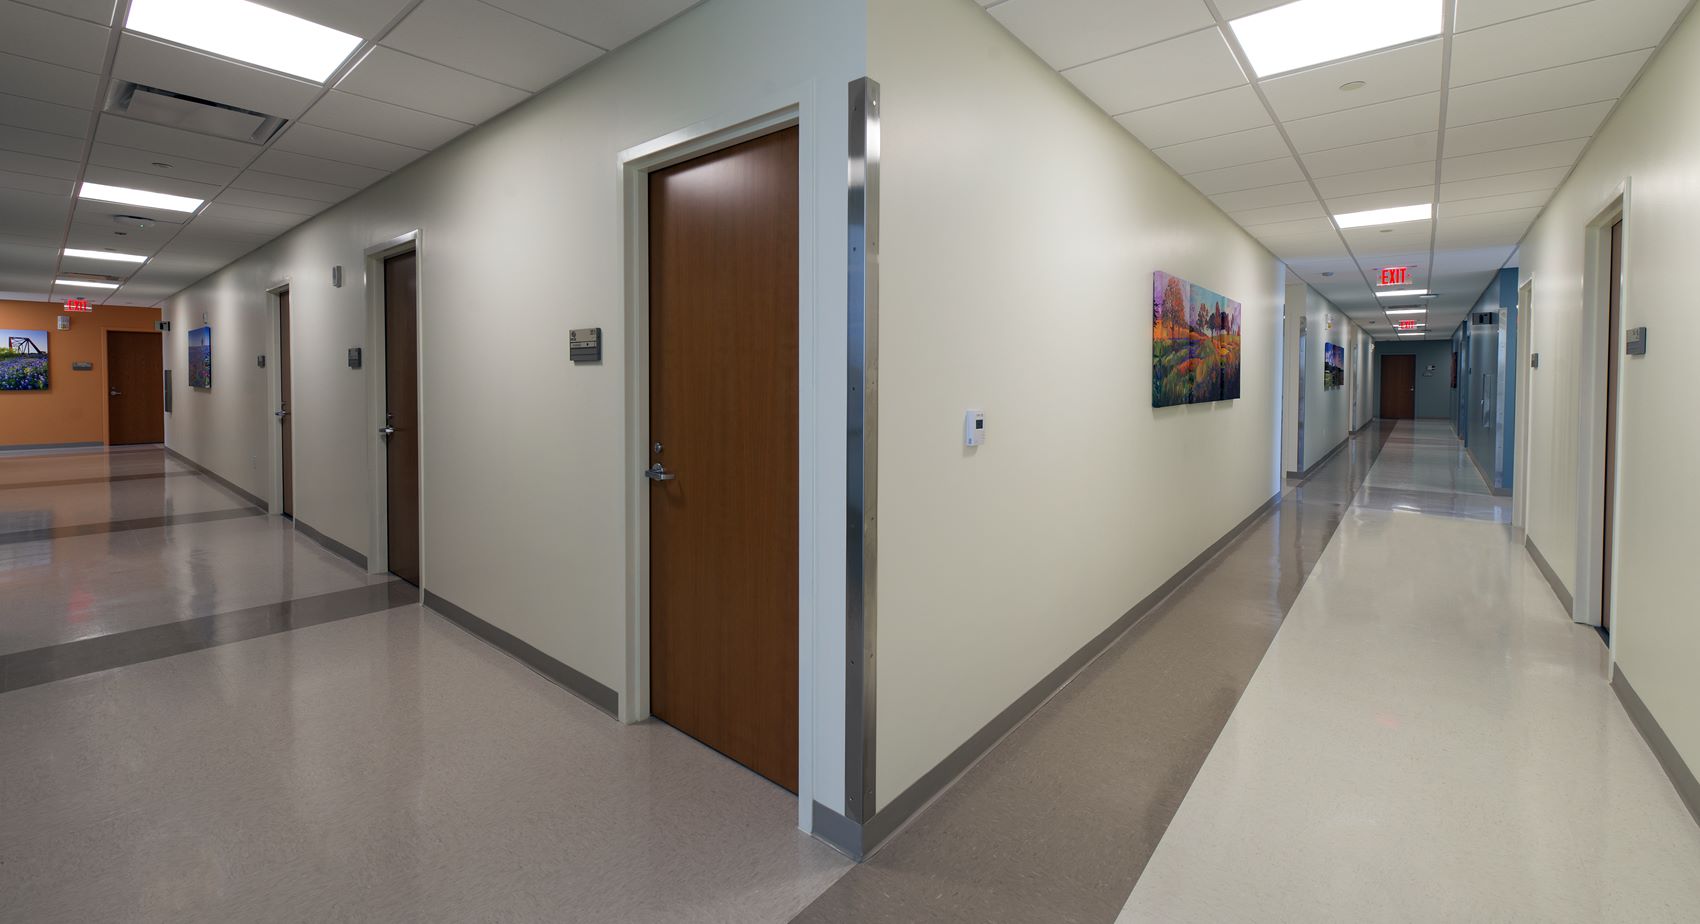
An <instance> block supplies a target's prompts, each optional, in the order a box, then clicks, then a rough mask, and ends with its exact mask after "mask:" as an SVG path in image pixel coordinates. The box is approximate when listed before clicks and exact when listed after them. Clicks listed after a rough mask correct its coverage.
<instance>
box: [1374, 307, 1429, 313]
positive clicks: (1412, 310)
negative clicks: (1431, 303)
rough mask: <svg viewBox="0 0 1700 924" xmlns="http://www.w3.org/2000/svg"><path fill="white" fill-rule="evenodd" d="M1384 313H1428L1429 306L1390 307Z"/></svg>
mask: <svg viewBox="0 0 1700 924" xmlns="http://www.w3.org/2000/svg"><path fill="white" fill-rule="evenodd" d="M1382 314H1428V309H1427V308H1389V309H1387V310H1386V311H1383V312H1382Z"/></svg>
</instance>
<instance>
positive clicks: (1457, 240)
mask: <svg viewBox="0 0 1700 924" xmlns="http://www.w3.org/2000/svg"><path fill="white" fill-rule="evenodd" d="M1540 211H1541V210H1540V209H1517V210H1515V211H1509V212H1487V213H1484V214H1480V215H1464V216H1461V217H1458V218H1448V219H1445V220H1443V221H1441V222H1440V227H1439V229H1438V230H1437V231H1436V232H1435V236H1434V242H1435V246H1436V247H1446V248H1449V249H1457V248H1464V247H1489V246H1493V245H1512V244H1516V243H1517V242H1518V241H1519V240H1521V239H1522V237H1523V232H1525V231H1527V230H1529V225H1530V224H1531V223H1532V222H1533V221H1534V220H1535V216H1536V215H1538V214H1540Z"/></svg>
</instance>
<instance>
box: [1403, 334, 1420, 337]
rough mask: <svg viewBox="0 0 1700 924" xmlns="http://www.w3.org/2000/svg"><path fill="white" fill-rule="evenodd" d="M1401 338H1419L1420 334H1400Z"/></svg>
mask: <svg viewBox="0 0 1700 924" xmlns="http://www.w3.org/2000/svg"><path fill="white" fill-rule="evenodd" d="M1399 336H1401V337H1421V336H1423V335H1422V334H1400V335H1399Z"/></svg>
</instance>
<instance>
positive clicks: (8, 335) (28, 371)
mask: <svg viewBox="0 0 1700 924" xmlns="http://www.w3.org/2000/svg"><path fill="white" fill-rule="evenodd" d="M46 390H47V331H44V330H7V329H5V328H0V391H46Z"/></svg>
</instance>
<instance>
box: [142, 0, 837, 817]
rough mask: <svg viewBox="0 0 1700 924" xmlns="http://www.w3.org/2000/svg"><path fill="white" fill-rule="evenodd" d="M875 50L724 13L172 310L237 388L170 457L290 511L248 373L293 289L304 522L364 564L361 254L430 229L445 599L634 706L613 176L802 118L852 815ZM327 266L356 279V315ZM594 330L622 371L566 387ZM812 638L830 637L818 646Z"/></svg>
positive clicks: (830, 681) (286, 240) (823, 737)
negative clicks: (851, 699) (851, 709)
mask: <svg viewBox="0 0 1700 924" xmlns="http://www.w3.org/2000/svg"><path fill="white" fill-rule="evenodd" d="M866 28H867V23H866V10H865V8H863V7H862V6H861V5H860V4H853V3H831V2H808V3H800V2H794V0H712V2H709V3H706V4H703V5H700V6H698V7H695V8H693V9H692V10H690V11H689V12H687V13H685V14H683V15H682V16H680V17H679V18H677V19H675V20H673V21H672V22H670V23H668V24H667V25H665V26H663V27H661V28H660V29H659V30H657V31H655V32H652V33H650V34H649V35H646V36H644V37H642V38H640V39H638V40H637V41H636V42H634V43H632V44H630V45H628V46H626V47H624V48H621V49H620V50H618V51H616V52H614V53H612V54H610V55H608V56H606V57H605V58H603V59H602V60H600V61H598V62H596V63H594V64H592V65H591V66H589V67H588V68H586V69H585V70H583V71H582V72H580V73H578V74H576V75H574V76H573V77H571V78H569V79H568V80H566V81H564V82H563V83H561V84H559V85H557V86H555V87H553V88H551V89H549V90H546V91H545V92H543V93H541V94H539V95H538V96H537V97H536V98H534V99H533V100H531V101H529V102H527V103H525V104H523V105H521V106H519V107H517V108H516V109H514V110H512V111H510V112H508V113H507V114H505V115H503V116H500V117H498V118H497V119H495V120H493V121H492V122H491V123H489V124H487V125H485V126H483V127H481V128H479V129H476V130H474V131H472V132H470V133H469V134H467V135H465V136H463V137H462V138H460V139H458V140H456V141H454V142H452V143H451V144H450V145H448V146H446V147H445V148H443V149H441V150H440V151H438V152H436V153H434V154H432V155H430V156H428V157H426V158H424V159H423V160H421V161H419V162H417V163H416V164H414V165H412V166H410V167H408V168H407V169H405V170H403V171H402V172H400V173H398V174H397V175H395V176H394V177H391V178H389V179H387V180H385V181H384V182H382V183H380V184H378V185H377V186H374V187H372V188H371V189H369V190H366V191H365V192H363V193H361V194H359V195H357V196H355V197H354V198H353V199H351V200H349V201H348V202H346V203H343V204H342V205H340V206H338V207H336V208H334V209H332V210H330V211H328V212H326V213H324V214H323V215H321V216H319V217H317V218H315V219H313V220H311V221H309V222H308V223H306V224H305V225H302V226H301V227H300V228H298V229H296V230H295V231H292V232H290V233H289V234H286V235H285V236H283V237H282V238H280V239H278V240H277V241H275V242H273V243H272V244H269V245H268V246H266V247H265V248H263V249H261V250H259V251H257V252H256V253H254V254H252V255H250V256H248V257H245V258H243V259H242V260H240V261H238V262H237V263H235V264H233V265H232V266H230V267H228V268H226V269H224V270H222V271H220V272H219V273H218V274H216V275H214V276H212V277H210V278H209V279H207V280H205V281H203V282H201V283H199V284H197V285H196V286H194V287H192V288H191V289H189V290H188V291H186V292H184V293H182V294H180V295H178V296H176V297H174V298H173V299H171V301H170V305H169V309H168V317H170V318H171V319H172V321H173V322H174V330H173V333H172V337H173V346H172V349H174V350H176V351H177V352H176V356H178V357H180V356H181V355H182V334H181V331H183V330H185V329H186V328H187V327H190V326H193V323H198V321H199V318H200V315H201V313H202V312H203V311H204V312H206V313H207V315H208V317H209V319H210V320H211V321H212V324H213V332H214V336H213V339H214V347H215V350H216V355H217V368H216V370H215V372H214V387H213V389H212V390H211V391H210V392H204V393H193V394H191V393H188V392H187V391H186V390H183V389H179V392H178V396H177V399H176V410H175V413H174V415H173V419H172V421H171V428H170V436H169V440H170V444H171V445H172V446H173V447H174V448H177V449H179V450H180V451H182V452H184V453H185V454H187V455H189V456H190V457H191V458H194V459H195V460H196V461H199V462H201V463H202V464H205V465H207V466H208V467H210V468H212V469H213V470H214V471H216V472H218V473H219V474H221V475H224V476H225V477H228V478H231V479H232V480H234V481H236V482H237V483H239V484H241V485H243V486H244V487H246V488H248V489H249V490H251V491H254V492H255V493H260V494H265V493H268V492H269V484H270V468H269V466H270V465H271V459H270V458H269V456H270V449H269V446H270V442H269V441H270V439H271V428H272V427H274V426H275V423H274V421H273V418H272V417H271V410H272V408H271V407H270V406H269V404H268V401H269V399H268V382H269V379H268V378H267V376H268V372H269V371H270V370H261V369H258V368H257V367H256V366H255V363H254V357H255V356H256V355H258V354H260V353H264V352H267V351H268V349H267V342H268V336H269V334H268V327H269V325H270V324H271V323H272V322H271V321H270V320H269V319H268V317H269V316H268V305H267V298H266V295H265V290H266V289H267V288H268V287H271V286H273V285H276V284H277V283H279V282H282V281H286V280H287V281H289V282H290V284H291V287H292V320H293V323H294V327H295V331H294V344H295V349H294V362H295V367H294V370H295V374H294V382H295V385H294V392H295V394H294V398H295V404H294V411H295V416H294V422H295V445H296V453H297V455H296V467H295V492H296V493H295V497H296V512H297V514H298V515H299V517H300V519H301V520H303V521H305V522H306V523H308V524H310V525H312V526H314V527H316V528H317V529H319V530H321V531H323V532H324V533H326V534H327V535H329V536H330V537H331V538H333V539H336V540H338V541H340V542H343V543H346V544H347V545H349V546H351V547H353V548H355V549H357V550H360V551H367V550H368V548H369V529H368V521H369V517H370V514H371V508H370V507H369V506H368V498H367V493H368V492H367V490H366V485H367V472H368V460H369V458H372V457H375V456H376V454H377V453H379V452H381V448H380V444H379V443H378V441H377V439H376V437H375V434H374V429H375V428H374V425H373V422H372V421H370V420H368V419H367V416H366V406H367V405H366V399H367V389H368V387H372V386H373V385H374V383H373V382H372V380H371V379H370V377H369V373H368V372H366V371H361V372H356V371H353V370H350V369H348V368H347V366H346V352H347V349H348V348H349V347H352V346H364V347H365V348H367V349H368V350H370V349H372V348H373V346H374V344H372V343H369V342H367V313H366V312H367V305H366V292H365V289H364V286H363V281H362V278H361V277H362V274H363V257H362V254H363V251H364V250H365V249H366V248H368V247H370V246H373V245H375V244H378V243H380V242H383V241H386V240H389V239H391V238H394V237H396V236H398V235H400V234H403V233H405V232H408V231H411V230H413V229H421V231H422V245H421V248H420V252H421V266H422V277H423V278H422V288H421V304H422V309H421V310H422V313H423V323H422V326H421V331H420V337H421V342H422V351H423V358H422V366H421V387H422V391H423V394H424V399H423V400H424V405H423V410H422V414H423V419H422V430H423V438H424V445H423V463H422V467H423V471H424V478H425V495H424V501H423V510H422V515H423V521H424V529H423V536H422V540H421V541H422V548H421V553H422V558H423V573H424V581H425V586H426V588H427V589H429V590H431V591H432V592H434V593H437V594H440V595H441V596H443V597H444V598H446V599H448V600H451V601H453V602H454V603H456V604H458V605H460V606H462V607H464V608H466V609H467V610H470V611H471V612H473V613H475V614H477V615H478V616H479V617H481V618H483V619H485V620H487V621H489V622H491V623H494V624H495V625H497V626H499V627H500V628H502V629H504V630H506V631H508V632H511V633H512V634H514V635H516V636H518V637H519V638H521V639H523V640H524V641H526V642H528V643H530V644H531V645H534V646H536V647H537V648H539V649H541V650H542V651H544V652H545V653H546V654H548V655H550V656H552V657H554V658H557V659H559V660H561V661H563V662H565V663H567V664H569V665H571V666H572V667H574V668H576V669H578V670H580V671H582V672H583V673H585V674H587V675H589V676H590V677H592V678H594V679H595V680H597V681H599V682H601V683H603V684H606V685H608V686H610V687H612V688H613V689H615V690H618V691H621V692H622V701H624V700H625V695H624V694H625V692H626V684H627V681H628V679H629V678H628V661H627V629H628V619H627V613H628V590H629V588H630V584H629V576H630V574H632V573H634V572H633V571H631V570H630V569H633V568H634V567H635V565H634V562H633V561H632V558H631V555H630V554H629V548H630V546H629V543H630V540H631V536H630V535H629V530H628V523H629V517H630V516H631V515H632V514H631V511H629V510H628V508H627V490H626V489H627V486H628V484H629V482H630V479H631V478H632V477H633V476H634V473H635V471H636V466H638V465H639V463H638V462H637V461H635V460H633V459H631V458H629V457H628V453H627V447H628V444H629V439H628V436H629V433H628V429H627V419H628V418H627V414H628V406H627V392H626V386H627V377H628V374H629V372H630V370H629V369H628V367H627V361H626V356H627V343H628V338H627V336H626V323H627V316H626V296H627V292H626V277H625V263H624V253H625V250H624V243H625V241H624V229H625V219H624V208H625V203H624V201H623V199H622V193H621V188H622V187H621V182H620V170H619V168H618V164H617V159H618V157H619V155H620V153H621V152H622V151H625V150H628V149H630V148H633V147H636V146H638V145H642V144H646V143H648V142H651V141H653V140H655V139H658V138H660V137H662V136H664V135H668V134H670V133H673V132H676V131H679V130H681V129H686V128H688V127H690V126H693V125H697V124H699V123H704V122H705V121H713V122H726V121H729V120H736V119H744V118H749V117H753V116H757V115H760V114H761V113H762V112H764V111H769V110H772V109H778V108H782V107H783V106H785V105H787V104H791V105H798V104H800V105H801V106H802V108H803V112H804V116H803V119H804V124H803V127H802V139H803V143H804V149H803V153H802V158H803V164H802V177H803V185H804V190H803V201H804V210H805V215H807V214H810V210H811V209H812V210H813V212H812V213H813V214H814V216H815V218H816V222H815V225H814V226H813V227H812V229H809V230H807V231H806V233H805V241H804V246H803V248H802V258H803V261H804V264H805V268H804V269H805V271H804V275H803V278H804V280H805V285H807V281H808V280H814V288H813V289H812V290H810V289H808V288H805V290H804V291H803V293H802V299H803V305H802V327H801V333H802V350H803V353H804V356H803V361H802V368H803V370H804V380H803V381H802V383H801V393H802V402H803V407H802V408H801V413H802V416H803V421H804V426H803V428H802V433H803V435H804V445H802V446H801V447H800V454H801V459H802V465H803V470H804V473H805V477H804V479H803V480H804V484H805V485H808V484H813V485H815V486H816V488H817V494H815V495H813V496H805V497H804V498H803V501H802V505H801V506H802V511H803V517H804V520H805V522H807V523H810V524H812V525H813V526H814V531H813V533H812V534H805V535H804V536H803V542H802V555H803V559H804V560H803V563H802V576H803V584H802V593H803V597H804V601H803V607H802V608H803V613H802V618H803V620H804V631H803V633H802V634H803V638H804V639H805V640H808V639H810V638H811V636H812V637H813V638H814V641H815V643H816V645H817V647H814V648H812V649H810V650H809V651H808V652H805V658H808V657H813V658H814V661H815V663H817V664H818V665H820V670H819V671H816V672H814V677H815V681H816V684H815V686H814V687H813V690H814V691H815V694H816V695H815V696H814V697H813V700H814V701H813V702H812V703H811V702H810V697H809V696H805V697H804V698H803V703H802V705H803V708H804V709H805V714H813V715H814V716H815V717H816V719H817V721H820V722H823V723H828V724H826V725H824V726H822V727H820V728H818V729H817V733H816V734H815V735H814V736H813V737H814V742H815V744H816V745H818V747H819V748H820V750H819V752H818V753H817V755H816V759H814V760H813V761H812V763H813V770H814V771H818V772H819V773H820V774H822V776H821V778H820V779H819V780H818V781H816V783H815V785H814V786H813V787H812V788H813V790H814V793H815V794H816V796H817V797H818V798H819V800H820V801H821V802H822V803H823V804H826V805H828V806H829V807H832V808H835V809H841V808H842V801H843V800H842V794H843V758H842V753H843V750H842V749H843V744H842V742H843V731H842V721H843V673H842V652H843V618H842V617H843V599H844V597H843V588H844V583H843V574H844V565H843V563H844V532H843V515H844V462H843V459H844V449H843V447H844V413H845V410H844V397H843V395H844V391H843V389H844V361H845V360H844V357H845V346H844V343H845V334H844V314H845V286H844V276H843V269H842V267H843V265H844V263H843V261H844V250H845V246H846V244H845V241H846V231H845V225H846V205H845V182H846V179H845V170H846V157H847V155H846V145H847V133H848V129H847V121H848V102H847V89H846V87H847V85H848V83H849V81H851V80H852V79H854V78H856V77H860V76H862V75H863V74H865V73H866ZM805 227H806V228H808V226H805ZM333 265H341V266H343V267H344V270H345V272H346V274H347V280H348V281H347V283H346V284H345V285H344V286H343V287H342V288H340V289H333V288H331V286H330V284H329V275H330V268H331V267H332V266H333ZM192 322H193V323H192ZM596 326H600V327H601V328H602V331H603V338H604V341H603V361H602V362H601V363H600V364H599V365H584V366H575V365H572V364H570V363H568V362H567V360H566V352H567V350H566V346H567V332H568V330H569V329H570V328H575V327H596ZM174 362H177V359H176V358H175V357H174ZM174 368H175V366H174ZM178 375H179V376H180V377H181V375H182V373H178ZM179 382H180V384H181V378H180V379H179ZM377 387H381V384H379V385H378V386H377ZM815 620H821V621H824V622H825V623H826V624H827V625H828V627H829V628H827V629H823V630H822V631H820V632H816V633H811V631H810V627H811V626H812V625H813V622H814V621H815ZM805 644H807V642H805ZM808 675H809V672H808V671H805V676H808ZM807 747H809V744H808V738H807V737H805V748H807ZM803 763H804V768H805V771H808V770H809V768H810V763H811V761H810V760H809V759H807V758H805V759H804V762H803ZM809 789H810V785H809V780H808V778H807V774H805V780H804V793H805V797H807V793H808V792H809Z"/></svg>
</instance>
